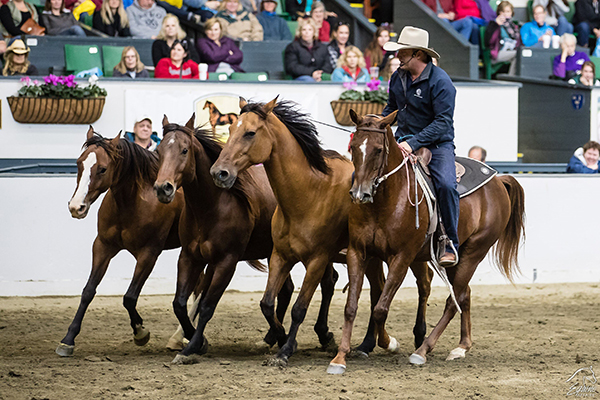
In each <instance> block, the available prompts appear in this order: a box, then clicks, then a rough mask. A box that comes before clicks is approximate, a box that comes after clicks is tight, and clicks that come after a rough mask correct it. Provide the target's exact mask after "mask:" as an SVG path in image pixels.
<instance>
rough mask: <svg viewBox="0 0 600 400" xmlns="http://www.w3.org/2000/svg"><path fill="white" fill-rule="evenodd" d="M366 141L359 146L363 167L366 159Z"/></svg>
mask: <svg viewBox="0 0 600 400" xmlns="http://www.w3.org/2000/svg"><path fill="white" fill-rule="evenodd" d="M367 140H368V139H365V141H364V142H362V144H361V145H360V146H359V149H360V152H361V154H362V163H363V165H364V163H365V158H366V157H367Z"/></svg>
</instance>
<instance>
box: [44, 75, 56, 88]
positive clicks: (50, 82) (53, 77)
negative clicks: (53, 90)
mask: <svg viewBox="0 0 600 400" xmlns="http://www.w3.org/2000/svg"><path fill="white" fill-rule="evenodd" d="M44 82H46V84H48V85H53V86H56V85H57V84H58V83H59V82H58V76H56V75H52V74H50V75H48V76H47V77H45V78H44Z"/></svg>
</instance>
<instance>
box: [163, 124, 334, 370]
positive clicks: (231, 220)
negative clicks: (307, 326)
mask: <svg viewBox="0 0 600 400" xmlns="http://www.w3.org/2000/svg"><path fill="white" fill-rule="evenodd" d="M193 121H194V117H193V116H192V118H191V119H190V121H188V123H187V125H186V126H180V125H177V124H170V123H169V121H168V120H167V119H166V117H165V119H164V120H163V130H164V139H163V141H162V142H161V144H160V145H159V146H158V148H157V151H158V154H159V157H160V169H159V172H158V176H157V179H156V183H155V185H154V189H155V192H156V194H157V196H158V198H159V200H160V201H162V202H169V201H171V200H172V198H173V196H174V193H175V190H176V188H178V187H183V188H184V196H185V205H184V209H183V212H182V216H181V221H182V222H181V223H180V225H179V234H180V237H181V241H182V251H181V255H180V257H179V262H178V275H177V292H176V294H175V300H174V301H173V309H174V310H175V315H176V316H177V318H178V319H179V321H180V323H181V326H182V328H183V330H184V333H185V337H186V338H188V339H191V341H190V343H189V345H188V346H187V347H186V348H185V349H184V350H183V351H182V352H181V353H180V354H179V355H177V357H176V358H175V360H173V362H175V363H193V362H197V361H198V357H197V356H198V355H200V354H203V353H205V352H206V350H207V341H206V338H205V337H204V329H205V327H206V324H207V323H208V321H209V320H210V319H211V317H212V315H213V313H214V310H215V307H216V306H217V303H218V302H219V300H220V298H221V296H222V295H223V292H224V291H225V289H226V288H227V286H228V285H229V282H230V281H231V278H232V277H233V274H234V272H235V268H236V264H237V262H238V261H239V260H256V259H260V258H268V257H269V256H270V255H271V251H272V248H273V241H272V239H271V218H272V216H273V212H274V210H275V207H276V201H275V197H274V195H273V191H272V190H271V187H270V185H269V181H268V180H267V176H266V174H265V172H264V169H263V168H262V167H257V168H252V169H251V170H249V171H246V172H245V173H243V174H241V176H240V180H239V181H238V182H237V184H236V185H235V186H234V187H233V189H232V190H223V189H220V188H218V187H216V186H215V185H214V183H213V181H212V177H211V176H210V174H209V168H210V166H211V165H212V164H213V162H214V161H215V160H216V159H217V157H218V156H219V154H220V153H221V144H220V143H219V142H218V141H217V140H216V139H215V138H214V137H213V136H212V135H210V134H208V133H207V132H206V131H202V130H195V131H194V130H193ZM206 265H208V267H207V270H206V273H205V281H206V285H205V287H204V289H203V292H202V297H201V299H200V305H199V321H198V327H197V329H196V330H194V328H193V326H192V325H191V323H190V321H189V318H188V316H187V315H186V302H187V299H188V297H189V295H190V292H191V290H192V289H193V284H194V282H195V281H196V280H197V279H198V278H197V276H198V274H200V273H201V272H202V271H203V270H204V268H205V266H206ZM253 265H254V266H255V267H257V268H259V267H258V266H259V265H260V264H259V263H255V264H253ZM334 279H335V277H334V276H333V274H330V275H329V276H326V277H325V278H324V279H323V282H322V285H329V286H333V282H330V281H332V280H334ZM284 281H285V285H284V290H282V291H281V293H280V296H279V297H278V306H277V316H278V317H279V318H280V319H283V317H284V315H285V311H286V309H287V306H288V304H289V301H290V299H291V296H292V292H293V289H294V285H293V282H292V280H291V278H290V277H289V275H286V277H285V279H284ZM330 299H331V296H330V297H329V299H327V298H326V297H324V300H323V304H322V305H321V310H322V312H321V313H320V315H321V314H324V315H325V318H326V316H327V313H328V311H329V302H330ZM322 323H323V322H322V317H320V318H319V320H318V321H317V324H322ZM278 339H279V338H278V337H277V336H276V335H275V334H274V332H273V330H270V331H269V332H268V333H267V335H266V336H265V338H264V340H265V342H266V343H267V344H269V345H270V346H272V345H274V344H275V343H276V341H277V340H278ZM279 344H280V345H283V343H282V342H281V341H280V342H279Z"/></svg>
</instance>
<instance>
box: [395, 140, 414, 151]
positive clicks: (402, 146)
mask: <svg viewBox="0 0 600 400" xmlns="http://www.w3.org/2000/svg"><path fill="white" fill-rule="evenodd" d="M398 146H399V147H400V148H401V149H404V150H406V151H407V152H408V153H409V154H410V153H412V147H410V145H409V144H408V143H406V142H400V143H398Z"/></svg>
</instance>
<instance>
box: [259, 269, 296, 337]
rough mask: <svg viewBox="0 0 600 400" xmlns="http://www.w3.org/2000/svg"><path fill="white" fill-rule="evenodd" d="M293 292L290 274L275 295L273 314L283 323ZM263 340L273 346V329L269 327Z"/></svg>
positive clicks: (274, 335)
mask: <svg viewBox="0 0 600 400" xmlns="http://www.w3.org/2000/svg"><path fill="white" fill-rule="evenodd" d="M293 293H294V282H293V281H292V276H291V275H288V277H287V279H286V280H285V282H284V284H283V286H282V287H281V290H280V291H279V294H278V295H277V310H276V312H275V314H276V315H277V320H278V321H279V322H280V323H283V318H285V312H286V311H287V308H288V306H289V305H290V301H291V300H292V294H293ZM264 341H265V343H266V344H268V345H269V347H273V346H274V345H275V343H277V335H276V334H275V330H273V329H272V328H269V331H268V332H267V334H266V335H265V338H264Z"/></svg>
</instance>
